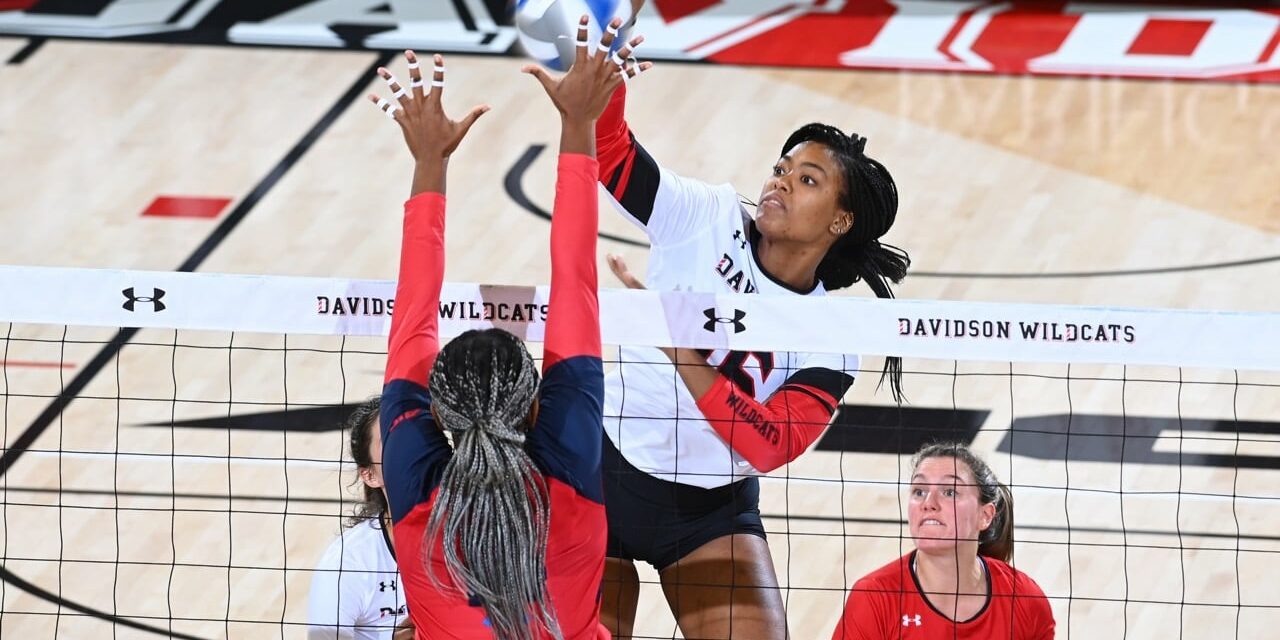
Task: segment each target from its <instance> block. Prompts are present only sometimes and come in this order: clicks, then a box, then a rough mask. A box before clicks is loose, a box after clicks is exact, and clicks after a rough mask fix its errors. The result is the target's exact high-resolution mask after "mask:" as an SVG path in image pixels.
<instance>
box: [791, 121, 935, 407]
mask: <svg viewBox="0 0 1280 640" xmlns="http://www.w3.org/2000/svg"><path fill="white" fill-rule="evenodd" d="M803 142H815V143H817V144H820V145H822V146H824V147H826V148H827V149H828V151H829V152H830V153H831V156H832V158H833V159H835V161H836V162H837V163H838V164H839V165H840V168H841V170H842V173H843V174H844V188H843V189H842V191H841V193H840V208H841V209H844V210H845V211H848V212H849V213H850V214H851V215H852V216H853V225H852V226H851V227H850V228H849V230H848V231H846V232H845V233H844V235H842V236H840V237H839V238H838V239H837V240H836V242H835V244H834V245H832V247H831V249H830V250H828V251H827V255H826V256H825V257H823V259H822V262H820V263H819V264H818V273H817V276H818V280H820V281H822V285H823V286H824V287H826V288H827V289H828V290H835V289H843V288H845V287H847V286H849V285H851V284H853V283H855V282H857V281H859V280H862V281H864V282H866V283H867V285H868V286H870V287H871V290H872V291H874V292H875V294H876V297H877V298H892V297H893V290H892V289H890V288H889V283H891V282H892V283H894V284H897V283H899V282H901V281H902V279H903V278H904V277H906V275H907V268H908V267H910V266H911V257H910V256H908V255H907V252H906V251H903V250H902V249H899V248H898V247H895V246H893V245H889V244H882V243H881V242H880V237H881V236H883V235H884V234H885V233H887V232H888V231H889V228H890V227H892V226H893V221H894V219H896V218H897V215H898V187H897V185H896V184H894V182H893V176H891V175H889V170H888V169H886V168H885V167H884V165H882V164H880V163H879V162H877V161H876V160H875V159H874V158H871V157H870V156H868V155H866V153H865V150H866V147H867V139H866V138H864V137H862V136H860V135H858V134H856V133H853V134H849V135H845V133H844V132H843V131H841V130H840V129H838V128H836V127H833V126H831V125H827V124H821V123H817V122H814V123H810V124H806V125H804V126H803V127H800V128H799V129H796V130H795V132H794V133H792V134H791V137H789V138H787V141H786V143H785V144H783V145H782V153H781V154H779V155H780V156H782V155H786V154H787V152H788V151H791V150H792V149H794V148H795V147H796V145H798V144H801V143H803ZM885 378H888V379H889V388H890V391H892V392H893V398H894V400H896V401H897V402H899V403H901V402H902V401H903V399H904V397H905V396H904V395H903V392H902V358H899V357H896V356H891V357H888V358H885V363H884V370H883V372H882V373H881V375H880V382H881V384H883V383H884V381H885Z"/></svg>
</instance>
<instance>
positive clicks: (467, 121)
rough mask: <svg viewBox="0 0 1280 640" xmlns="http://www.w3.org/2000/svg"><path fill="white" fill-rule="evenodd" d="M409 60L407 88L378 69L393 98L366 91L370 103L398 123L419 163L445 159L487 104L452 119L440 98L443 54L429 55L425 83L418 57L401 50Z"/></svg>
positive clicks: (484, 111) (386, 72)
mask: <svg viewBox="0 0 1280 640" xmlns="http://www.w3.org/2000/svg"><path fill="white" fill-rule="evenodd" d="M404 57H405V59H406V60H407V61H408V62H409V81H410V84H409V87H408V88H405V86H404V85H402V84H400V81H399V80H397V79H396V77H395V76H394V75H392V74H391V72H390V71H388V70H387V69H386V68H379V69H378V76H379V77H381V78H382V79H383V80H384V81H386V83H387V87H388V88H390V89H391V93H392V99H391V100H387V99H386V98H379V97H378V96H377V95H375V94H369V101H370V102H373V103H374V104H375V105H377V107H378V108H379V109H381V110H382V111H383V113H386V114H387V116H388V117H390V118H391V119H392V120H395V122H396V124H398V125H400V130H401V132H402V133H403V134H404V141H405V144H406V145H408V147H409V152H410V153H412V154H413V157H414V160H416V161H418V162H422V161H427V160H438V159H444V158H448V157H449V156H450V155H452V154H453V152H454V150H455V149H457V148H458V143H460V142H462V139H463V138H464V137H466V135H467V132H468V131H470V130H471V125H473V124H475V122H476V120H477V119H478V118H479V117H480V116H482V115H484V114H485V113H486V112H488V111H489V106H488V105H478V106H475V107H473V108H472V109H471V111H470V112H469V113H467V115H466V116H464V117H463V118H462V119H461V120H453V119H451V118H450V117H449V116H448V114H446V113H445V112H444V106H443V105H442V104H441V99H442V98H443V96H444V72H445V66H444V57H443V56H441V55H439V54H437V55H435V56H433V57H432V62H433V65H432V76H431V80H430V82H429V84H430V88H429V89H428V88H426V85H427V84H428V82H427V81H424V80H423V78H422V69H421V68H420V67H419V64H418V57H417V55H416V54H415V53H414V52H412V51H405V52H404Z"/></svg>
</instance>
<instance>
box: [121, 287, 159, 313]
mask: <svg viewBox="0 0 1280 640" xmlns="http://www.w3.org/2000/svg"><path fill="white" fill-rule="evenodd" d="M120 293H123V294H124V297H125V301H124V304H123V305H121V306H123V307H124V310H125V311H133V305H135V304H137V303H139V302H150V303H151V304H152V307H151V310H152V311H164V303H163V302H160V300H161V299H162V298H164V289H156V288H154V287H153V288H152V289H151V295H149V296H138V295H134V293H133V287H129V288H128V289H125V290H123V291H121V292H120Z"/></svg>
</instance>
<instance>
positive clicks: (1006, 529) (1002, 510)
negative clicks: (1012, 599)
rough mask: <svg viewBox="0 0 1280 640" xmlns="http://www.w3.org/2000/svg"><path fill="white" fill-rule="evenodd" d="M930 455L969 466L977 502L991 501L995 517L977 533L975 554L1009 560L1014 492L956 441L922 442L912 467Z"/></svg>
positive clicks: (985, 464) (988, 502) (980, 459)
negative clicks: (976, 551) (950, 459)
mask: <svg viewBox="0 0 1280 640" xmlns="http://www.w3.org/2000/svg"><path fill="white" fill-rule="evenodd" d="M929 458H952V459H955V460H958V461H959V462H962V463H964V465H965V466H967V467H969V471H970V472H972V473H973V483H974V484H975V485H976V486H977V488H978V504H994V505H995V507H996V516H995V518H993V519H992V520H991V524H990V525H988V526H987V528H986V529H983V530H982V531H981V532H980V533H979V534H978V553H979V554H980V555H984V556H987V557H988V558H995V559H996V560H1001V561H1003V562H1009V560H1010V559H1012V558H1013V492H1012V491H1009V487H1006V486H1005V485H1004V484H1002V483H1001V482H1000V481H999V480H997V479H996V474H995V472H994V471H992V470H991V467H990V466H988V465H987V463H986V461H984V460H983V459H982V458H979V457H978V456H977V455H976V454H974V453H973V452H972V451H970V450H969V447H966V446H965V445H963V444H961V443H959V442H935V443H933V444H930V445H925V447H924V448H922V449H920V451H917V452H916V455H915V457H914V458H912V460H911V468H912V469H917V468H919V467H920V463H921V462H924V461H925V460H928V459H929Z"/></svg>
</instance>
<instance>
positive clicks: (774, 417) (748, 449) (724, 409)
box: [698, 375, 836, 472]
mask: <svg viewBox="0 0 1280 640" xmlns="http://www.w3.org/2000/svg"><path fill="white" fill-rule="evenodd" d="M835 406H836V399H835V398H833V397H831V394H829V393H827V392H825V391H822V390H821V389H817V388H815V387H811V386H808V385H800V384H794V383H788V384H784V385H782V386H781V387H779V388H778V390H777V391H775V392H774V394H773V395H772V396H769V399H768V400H766V401H764V402H760V401H758V400H756V399H755V398H753V397H751V396H750V395H748V394H746V393H743V391H742V390H741V389H739V388H738V387H737V386H735V385H734V384H733V381H731V380H730V379H729V378H726V377H725V376H723V375H722V376H719V377H717V378H716V381H715V384H713V385H711V389H709V390H708V391H707V393H706V394H704V395H703V396H702V397H701V398H699V399H698V408H699V409H701V410H702V415H703V417H705V418H706V419H707V422H709V423H711V427H712V428H714V429H715V430H716V433H718V434H720V437H721V438H723V439H724V441H725V442H727V443H729V446H730V447H731V448H733V450H734V451H737V452H738V454H739V455H741V456H742V457H744V458H746V459H747V462H750V463H751V466H753V467H755V468H756V469H758V470H760V471H764V472H769V471H773V470H774V469H777V468H778V467H781V466H782V465H784V464H786V463H788V462H791V461H792V460H795V459H796V458H798V457H800V454H802V453H804V452H805V450H806V449H808V448H809V445H811V444H813V442H814V441H815V440H817V439H818V436H820V435H822V432H823V431H825V430H826V428H827V424H828V423H829V422H830V421H831V416H832V415H833V414H834V413H835Z"/></svg>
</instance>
